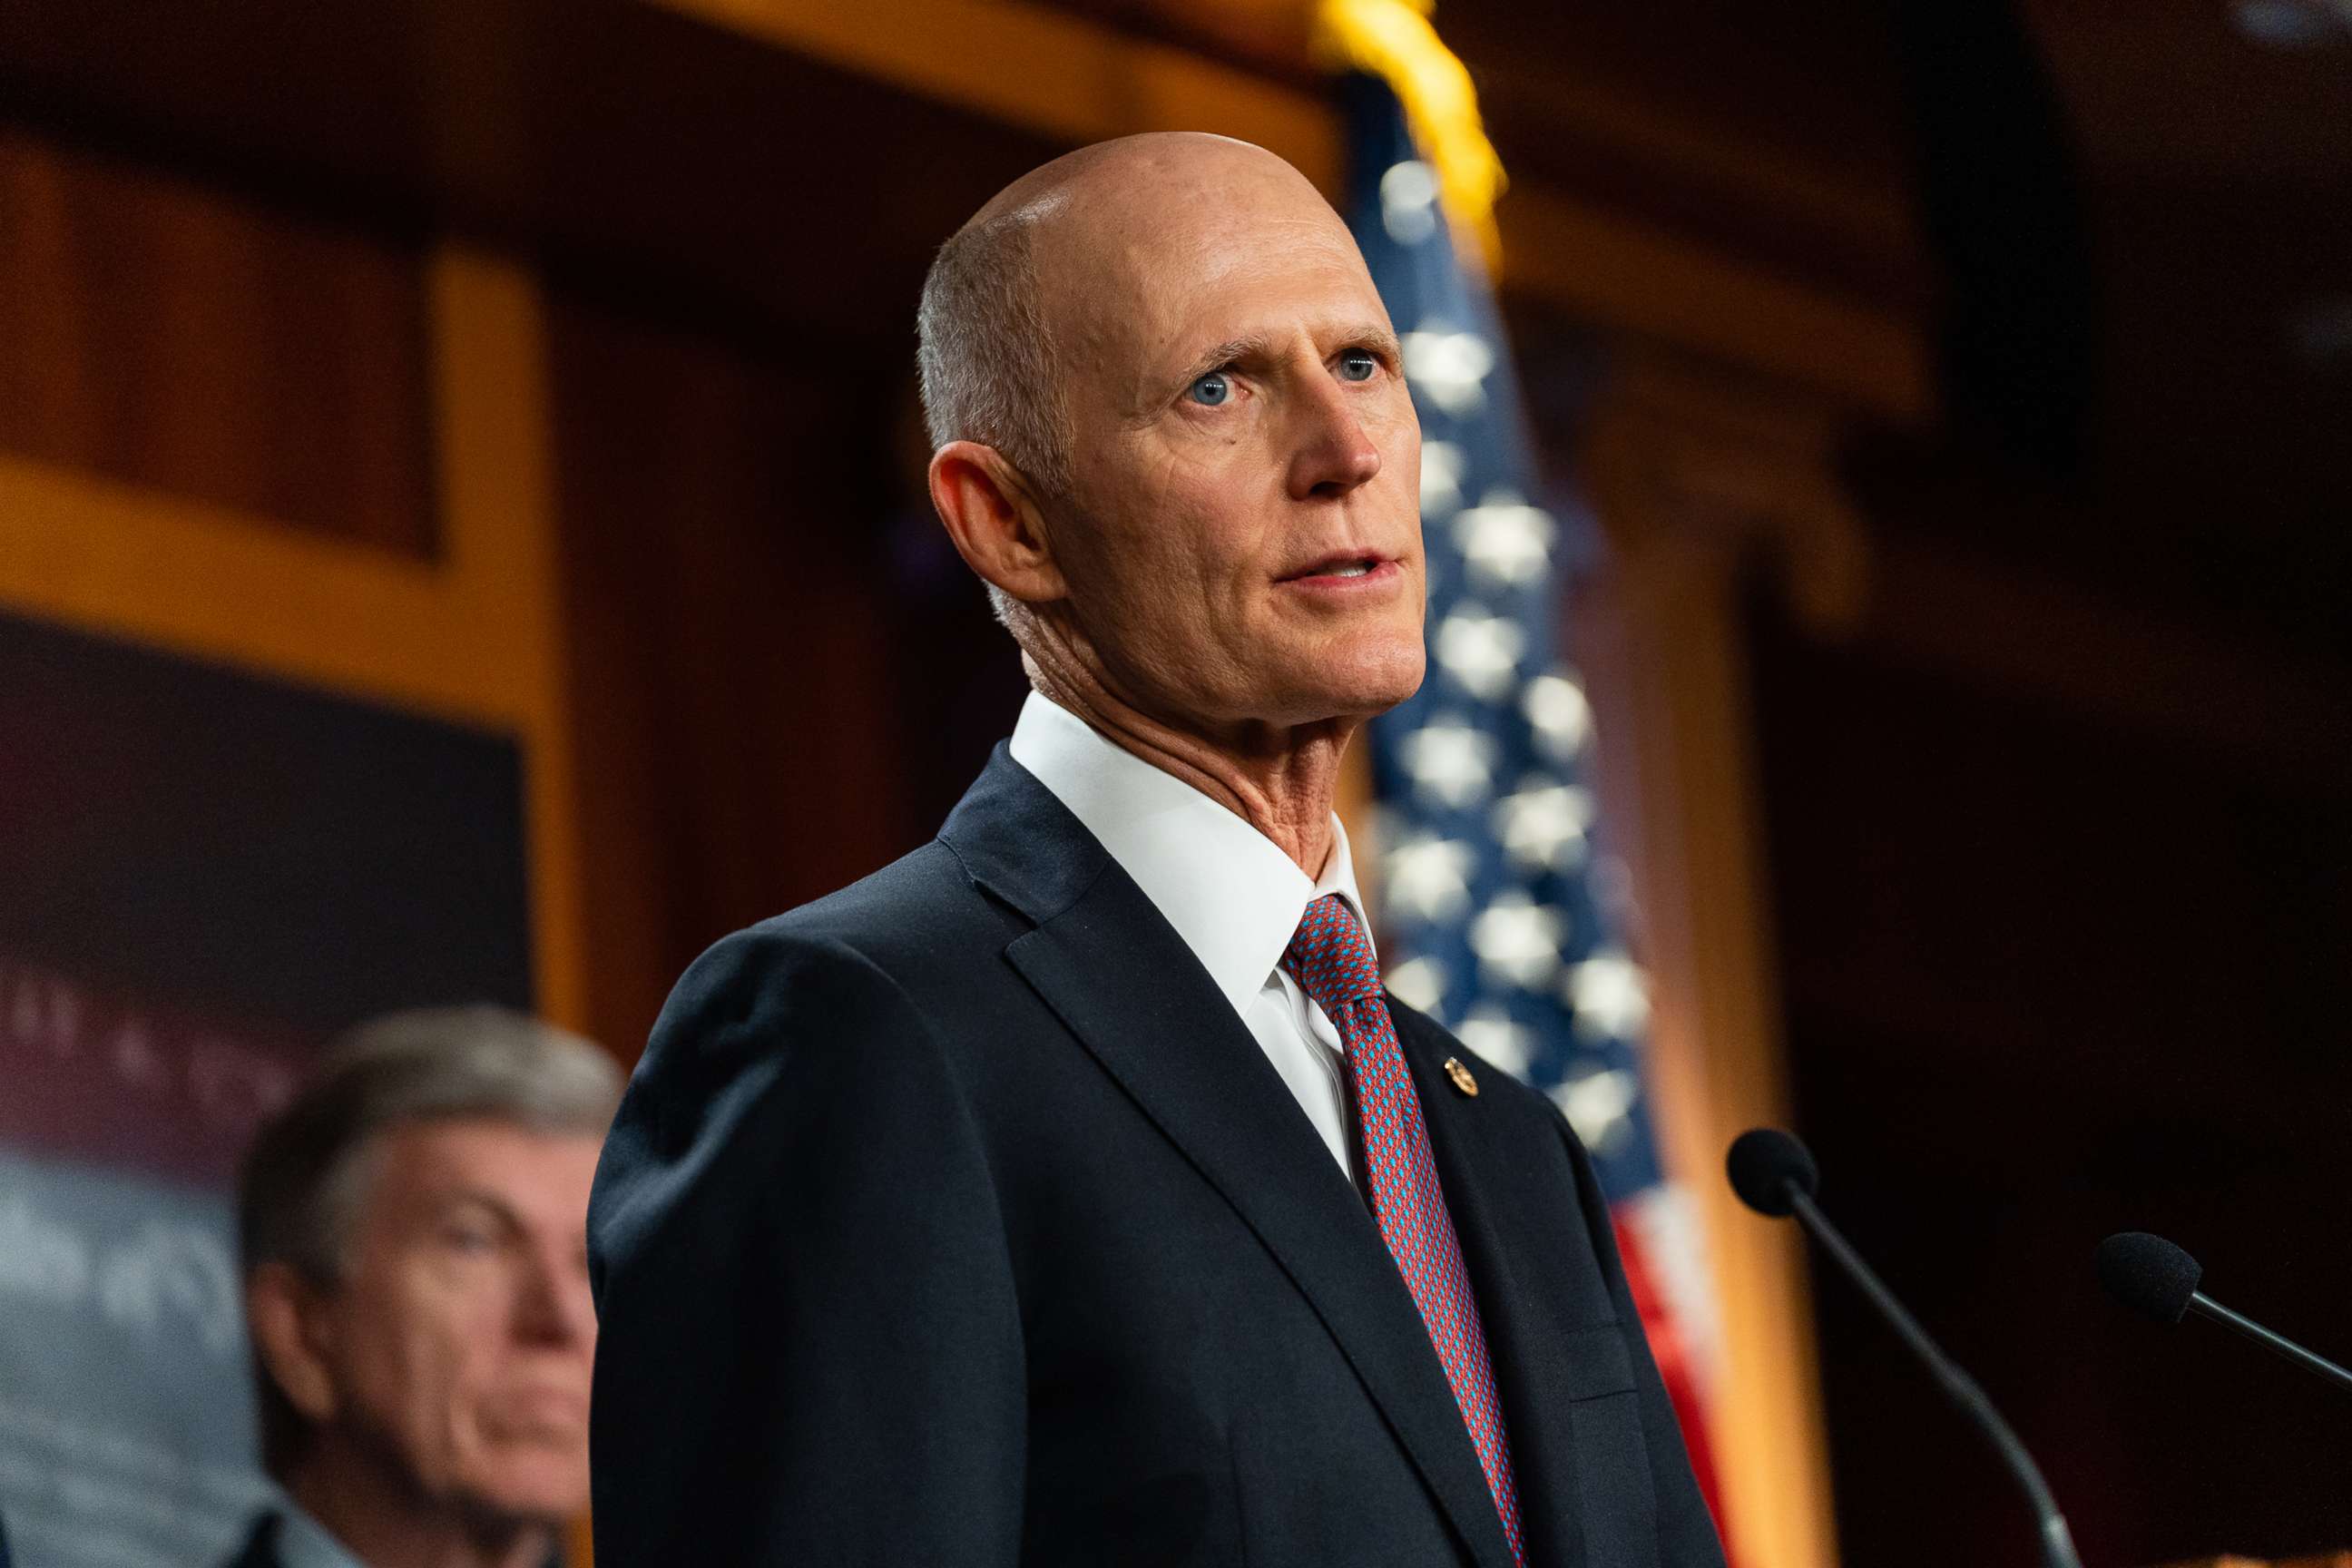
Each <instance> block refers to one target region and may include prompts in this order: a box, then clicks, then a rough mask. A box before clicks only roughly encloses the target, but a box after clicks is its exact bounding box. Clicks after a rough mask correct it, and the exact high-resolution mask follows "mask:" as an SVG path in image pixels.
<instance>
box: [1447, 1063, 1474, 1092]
mask: <svg viewBox="0 0 2352 1568" xmlns="http://www.w3.org/2000/svg"><path fill="white" fill-rule="evenodd" d="M1445 1076H1446V1077H1447V1078H1450V1079H1453V1080H1454V1088H1455V1089H1458V1090H1460V1091H1461V1092H1462V1093H1463V1094H1465V1095H1466V1096H1468V1097H1469V1098H1470V1099H1472V1100H1475V1099H1477V1098H1478V1080H1477V1079H1475V1078H1472V1077H1471V1076H1470V1069H1469V1068H1465V1067H1464V1066H1463V1065H1462V1058H1460V1057H1448V1058H1445Z"/></svg>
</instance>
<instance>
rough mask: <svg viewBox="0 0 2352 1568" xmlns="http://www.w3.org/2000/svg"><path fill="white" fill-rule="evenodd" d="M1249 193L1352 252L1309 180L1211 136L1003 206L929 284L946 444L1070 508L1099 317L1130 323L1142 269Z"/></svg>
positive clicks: (936, 410) (999, 199) (981, 216)
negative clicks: (1076, 400)
mask: <svg viewBox="0 0 2352 1568" xmlns="http://www.w3.org/2000/svg"><path fill="white" fill-rule="evenodd" d="M1244 193H1246V194H1247V195H1251V196H1255V197H1257V198H1259V199H1260V201H1264V200H1265V198H1271V199H1272V201H1273V203H1274V205H1276V206H1277V207H1278V208H1285V209H1296V215H1295V218H1294V221H1298V222H1304V223H1309V224H1319V225H1321V226H1325V227H1327V228H1328V230H1329V231H1331V233H1332V234H1333V235H1334V236H1335V237H1337V238H1338V239H1339V241H1341V242H1343V243H1347V244H1349V246H1350V247H1352V243H1353V242H1352V241H1349V240H1347V237H1346V236H1347V230H1346V227H1345V226H1344V225H1342V224H1341V223H1340V221H1339V215H1337V214H1336V213H1334V212H1332V210H1331V208H1330V205H1329V204H1328V203H1327V202H1325V201H1324V200H1323V198H1322V195H1320V194H1319V193H1318V192H1317V191H1316V189H1315V187H1314V186H1313V184H1310V183H1309V182H1308V181H1307V177H1306V176H1305V175H1303V174H1300V173H1299V172H1298V171H1297V170H1296V169H1294V168H1292V167H1291V166H1290V165H1289V164H1288V163H1285V162H1284V161H1283V160H1282V159H1280V158H1278V157H1276V155H1275V154H1273V153H1269V152H1267V151H1265V149H1264V148H1262V147H1256V146H1253V145H1251V144H1250V143H1249V142H1237V141H1234V139H1233V138H1231V137H1228V136H1212V135H1208V134H1206V133H1203V132H1148V133H1146V134H1143V135H1138V136H1122V137H1119V138H1118V139H1116V140H1113V141H1109V142H1095V143H1093V144H1092V145H1090V146H1086V147H1080V148H1078V149H1077V150H1076V151H1075V152H1071V153H1064V154H1063V155H1062V156H1061V157H1058V158H1056V159H1055V160H1053V161H1052V162H1051V163H1045V164H1041V165H1040V166H1039V167H1037V168H1034V169H1032V170H1031V171H1030V172H1029V173H1027V174H1024V175H1022V176H1021V177H1020V178H1019V179H1017V180H1015V181H1013V183H1012V184H1009V185H1007V186H1005V187H1004V189H1003V190H1002V191H999V192H998V193H997V194H996V195H994V196H993V197H992V198H990V200H989V202H988V203H987V205H984V206H982V208H981V209H980V211H978V212H977V213H974V214H973V215H972V216H971V218H970V219H969V220H968V221H967V222H966V223H965V224H964V226H962V227H961V228H960V229H958V230H957V231H956V233H955V235H954V237H952V238H950V240H949V241H948V242H947V244H946V245H944V246H942V247H940V253H939V256H938V258H936V259H935V260H934V261H933V262H932V264H931V270H930V274H929V277H928V278H927V279H925V280H924V284H923V297H922V304H921V307H920V310H919V312H918V315H917V318H916V332H917V339H918V348H917V363H918V366H919V370H920V372H921V377H922V396H923V414H924V419H925V422H926V425H927V426H928V427H929V433H930V437H931V445H932V446H933V447H940V446H944V445H945V444H947V443H948V442H950V441H977V442H979V443H981V444H982V445H983V446H988V447H995V448H996V449H997V450H999V451H1001V452H1003V454H1004V455H1005V457H1007V458H1010V459H1011V460H1012V462H1013V465H1014V466H1015V467H1016V468H1020V469H1021V471H1022V473H1023V474H1024V476H1026V477H1027V478H1028V479H1031V480H1032V481H1033V482H1034V483H1035V484H1036V485H1037V486H1038V487H1039V488H1040V489H1042V490H1043V491H1045V497H1046V499H1055V498H1058V497H1059V496H1060V495H1061V494H1062V493H1063V492H1064V491H1065V490H1066V489H1067V486H1068V483H1069V477H1070V465H1069V442H1070V437H1071V429H1070V408H1069V402H1068V392H1069V389H1068V380H1069V373H1070V370H1071V368H1072V367H1071V365H1070V363H1068V359H1067V357H1066V356H1068V355H1069V354H1070V353H1073V352H1074V351H1079V352H1082V351H1083V349H1084V348H1085V346H1086V343H1087V339H1088V338H1089V337H1090V336H1092V335H1093V334H1092V333H1091V331H1090V328H1091V326H1092V322H1091V321H1090V320H1089V318H1091V317H1093V316H1097V315H1099V314H1101V313H1103V312H1104V311H1106V310H1109V311H1116V310H1118V309H1119V304H1120V301H1121V300H1122V299H1123V298H1124V297H1125V296H1126V295H1127V294H1128V293H1129V290H1130V289H1131V288H1132V287H1133V285H1134V283H1135V281H1136V279H1134V278H1133V276H1132V273H1133V271H1134V270H1135V268H1134V267H1133V265H1132V264H1133V263H1134V262H1135V261H1136V260H1137V259H1139V257H1141V256H1144V255H1148V254H1150V253H1153V252H1164V250H1165V249H1167V248H1168V247H1184V246H1185V244H1186V241H1187V238H1188V234H1187V231H1188V230H1192V231H1198V230H1201V229H1203V228H1205V227H1207V226H1210V225H1211V224H1212V223H1213V220H1214V219H1215V217H1216V216H1217V214H1218V212H1219V210H1220V209H1221V208H1227V207H1230V205H1231V204H1233V203H1234V201H1235V199H1236V197H1237V196H1240V195H1244ZM1048 300H1051V301H1053V304H1052V306H1051V307H1050V308H1049V306H1048V303H1047V302H1048Z"/></svg>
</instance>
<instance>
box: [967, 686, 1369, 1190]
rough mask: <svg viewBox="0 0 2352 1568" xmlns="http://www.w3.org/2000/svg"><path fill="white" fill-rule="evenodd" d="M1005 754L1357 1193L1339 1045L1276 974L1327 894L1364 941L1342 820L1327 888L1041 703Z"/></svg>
mask: <svg viewBox="0 0 2352 1568" xmlns="http://www.w3.org/2000/svg"><path fill="white" fill-rule="evenodd" d="M1012 752H1013V761H1014V762H1016V763H1020V764H1021V765H1022V766H1023V767H1024V768H1026V769H1028V770H1029V772H1030V773H1033V774H1034V775H1035V776H1036V778H1037V782H1038V783H1040V784H1044V785H1045V787H1046V788H1047V789H1048V790H1051V791H1052V792H1053V794H1054V797H1055V799H1057V800H1059V801H1060V802H1061V803H1062V804H1063V805H1066V806H1067V807H1069V808H1070V815H1071V816H1075V817H1076V818H1077V819H1078V820H1079V821H1080V822H1082V823H1084V824H1085V825H1086V827H1087V832H1089V833H1091V834H1093V835H1094V836H1095V837H1097V839H1099V840H1101V842H1102V847H1104V848H1105V849H1108V850H1109V851H1110V857H1111V858H1112V859H1114V860H1116V861H1118V864H1119V868H1120V869H1121V870H1123V871H1125V872H1126V873H1127V874H1128V875H1129V877H1131V878H1133V879H1135V884H1136V886H1138V887H1139V888H1141V889H1143V896H1144V897H1145V898H1147V899H1150V900H1151V901H1152V903H1153V904H1154V905H1155V906H1156V907H1157V908H1158V909H1159V910H1160V914H1161V915H1162V916H1164V917H1165V918H1166V919H1167V921H1168V923H1169V924H1170V925H1171V926H1173V927H1175V928H1176V934H1177V935H1178V936H1180V937H1181V938H1182V939H1183V941H1184V945H1185V946H1186V947H1188V948H1190V949H1192V956H1193V957H1195V958H1197V959H1199V960H1200V961H1201V967H1202V968H1203V969H1205V970H1207V971H1208V972H1209V978H1210V979H1211V980H1212V981H1213V982H1214V983H1215V984H1216V987H1217V989H1218V991H1220V992H1221V993H1223V995H1224V998H1225V1000H1226V1001H1227V1002H1229V1003H1231V1004H1232V1005H1233V1008H1234V1013H1235V1014H1237V1015H1239V1016H1240V1018H1241V1021H1242V1024H1243V1026H1244V1027H1245V1028H1247V1029H1248V1030H1249V1032H1250V1034H1251V1035H1252V1036H1254V1037H1255V1038H1256V1040H1257V1043H1258V1047H1259V1048H1260V1049H1262V1050H1264V1051H1265V1059H1266V1060H1267V1061H1269V1062H1271V1063H1273V1064H1274V1070H1275V1072H1276V1074H1277V1075H1278V1076H1279V1077H1280V1078H1281V1079H1282V1081H1283V1083H1284V1084H1285V1085H1286V1087H1287V1088H1288V1089H1289V1090H1290V1092H1291V1094H1292V1095H1293V1096H1294V1097H1295V1098H1296V1099H1297V1101H1298V1108H1299V1110H1303V1111H1305V1112H1306V1113H1307V1121H1309V1122H1311V1123H1313V1124H1314V1128H1315V1131H1316V1132H1317V1134H1318V1136H1320V1137H1321V1138H1322V1140H1323V1142H1324V1143H1325V1145H1326V1146H1328V1148H1329V1149H1330V1151H1331V1158H1332V1159H1334V1160H1336V1161H1337V1162H1339V1169H1340V1170H1341V1171H1343V1172H1345V1173H1347V1175H1348V1179H1349V1181H1351V1182H1352V1181H1355V1180H1356V1179H1357V1178H1356V1172H1355V1170H1354V1168H1353V1166H1352V1164H1351V1163H1350V1161H1349V1152H1348V1151H1349V1137H1348V1096H1347V1090H1346V1088H1345V1085H1344V1083H1343V1080H1342V1079H1341V1077H1340V1070H1341V1069H1340V1065H1339V1064H1340V1058H1341V1056H1342V1047H1341V1046H1340V1043H1339V1031H1338V1030H1336V1029H1334V1028H1333V1027H1332V1026H1331V1021H1330V1019H1328V1018H1327V1017H1325V1016H1323V1009H1322V1008H1320V1007H1318V1006H1317V1005H1315V1003H1314V1002H1313V1001H1312V1000H1311V999H1310V998H1309V997H1308V996H1307V994H1306V993H1305V992H1303V991H1301V990H1300V989H1299V988H1298V984H1297V982H1296V981H1294V980H1292V979H1291V978H1290V976H1289V975H1288V974H1286V973H1283V970H1282V967H1281V965H1282V954H1283V952H1284V950H1285V949H1286V948H1287V947H1289V945H1290V939H1291V937H1292V936H1293V935H1295V934H1296V933H1297V930H1298V922H1299V920H1300V918H1301V917H1302V916H1304V915H1305V914H1306V912H1307V905H1308V904H1310V903H1312V902H1314V901H1315V900H1317V899H1319V898H1321V897H1323V896H1324V895H1325V894H1327V893H1337V894H1339V896H1340V897H1341V898H1342V899H1344V900H1347V904H1348V908H1349V910H1350V911H1351V912H1352V913H1353V914H1354V915H1355V917H1356V919H1357V921H1359V923H1363V924H1364V927H1365V932H1366V940H1367V941H1368V942H1369V941H1370V929H1371V928H1370V924H1369V923H1368V922H1365V921H1364V901H1363V899H1362V897H1361V896H1360V894H1358V892H1357V891H1356V868H1355V862H1354V861H1353V860H1352V859H1351V858H1349V853H1348V834H1347V830H1346V829H1345V828H1343V827H1341V826H1339V817H1337V816H1333V817H1332V818H1331V853H1330V856H1329V858H1328V859H1326V860H1325V861H1324V863H1323V875H1322V877H1321V878H1320V879H1309V878H1308V877H1307V873H1305V872H1304V871H1301V870H1300V869H1299V868H1298V864H1297V861H1295V860H1293V859H1291V858H1290V857H1289V856H1288V855H1286V854H1285V853H1284V852H1283V851H1282V849H1281V848H1280V847H1277V846H1276V844H1275V842H1274V840H1272V839H1271V838H1268V837H1265V835H1264V834H1262V833H1260V832H1259V831H1258V830H1257V829H1256V828H1255V827H1252V826H1250V825H1249V824H1248V823H1246V822H1244V821H1243V820H1242V819H1241V818H1240V817H1239V816H1235V815H1234V813H1232V812H1231V811H1229V810H1227V809H1226V808H1225V807H1223V806H1222V805H1218V804H1217V803H1216V802H1215V801H1213V800H1211V799H1210V798H1209V797H1208V796H1207V795H1202V793H1201V792H1200V791H1199V790H1197V789H1194V788H1193V787H1192V785H1191V784H1186V783H1185V782H1184V781H1183V780H1181V779H1180V778H1177V777H1176V776H1175V775H1174V774H1172V773H1163V772H1161V771H1160V769H1159V768H1156V767H1154V766H1153V765H1152V764H1151V763H1147V762H1145V761H1144V760H1143V759H1142V758H1140V757H1139V756H1137V755H1135V753H1133V752H1129V751H1127V750H1125V749H1123V748H1121V747H1119V746H1118V745H1116V744H1114V743H1113V742H1110V741H1108V740H1106V739H1104V738H1103V737H1102V736H1101V735H1099V734H1097V733H1096V732H1095V731H1094V730H1093V728H1092V727H1091V726H1089V725H1087V723H1086V722H1085V721H1083V720H1081V719H1079V718H1077V717H1076V716H1075V715H1074V714H1072V713H1070V712H1069V711H1068V710H1066V709H1064V708H1061V707H1059V706H1058V705H1056V704H1055V703H1054V702H1053V701H1051V700H1048V699H1046V698H1045V697H1044V696H1042V695H1040V694H1038V693H1036V692H1032V693H1030V696H1029V700H1028V701H1027V703H1025V704H1024V706H1023V708H1022V710H1021V721H1020V722H1019V723H1018V724H1016V725H1014V726H1013V745H1012Z"/></svg>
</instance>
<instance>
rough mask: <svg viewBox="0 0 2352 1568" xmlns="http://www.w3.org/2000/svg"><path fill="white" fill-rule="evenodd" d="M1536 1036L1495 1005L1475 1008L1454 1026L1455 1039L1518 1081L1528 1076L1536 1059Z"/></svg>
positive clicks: (1532, 1031) (1490, 1004) (1488, 1004)
mask: <svg viewBox="0 0 2352 1568" xmlns="http://www.w3.org/2000/svg"><path fill="white" fill-rule="evenodd" d="M1535 1033H1536V1032H1535V1031H1534V1030H1533V1029H1530V1028H1528V1026H1526V1025H1525V1024H1521V1023H1517V1022H1515V1021H1513V1019H1512V1017H1511V1016H1510V1015H1509V1014H1508V1013H1506V1012H1504V1011H1503V1009H1502V1008H1500V1007H1498V1006H1496V1005H1495V1004H1493V1003H1492V1002H1487V1003H1484V1004H1481V1005H1478V1006H1476V1007H1474V1008H1472V1009H1471V1010H1470V1013H1469V1015H1468V1016H1466V1017H1465V1018H1464V1019H1463V1020H1462V1021H1461V1022H1460V1023H1458V1024H1456V1025H1454V1038H1455V1039H1457V1040H1460V1041H1461V1042H1462V1043H1463V1044H1464V1045H1465V1046H1467V1047H1470V1048H1471V1049H1472V1050H1474V1051H1475V1052H1477V1053H1478V1054H1479V1055H1480V1056H1482V1057H1485V1058H1486V1059H1487V1060H1488V1061H1490V1062H1493V1063H1494V1064H1495V1065H1496V1067H1498V1068H1502V1069H1503V1070H1504V1071H1505V1072H1507V1073H1509V1074H1510V1075H1511V1076H1512V1077H1513V1078H1517V1079H1524V1078H1526V1077H1527V1076H1528V1062H1529V1061H1530V1060H1532V1059H1533V1052H1534V1048H1535Z"/></svg>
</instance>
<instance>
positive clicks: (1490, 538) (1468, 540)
mask: <svg viewBox="0 0 2352 1568" xmlns="http://www.w3.org/2000/svg"><path fill="white" fill-rule="evenodd" d="M1427 460H1428V459H1427V458H1423V462H1424V463H1425V462H1426V461H1427ZM1558 533H1559V525H1558V524H1556V523H1555V522H1553V521H1552V520H1551V514H1550V513H1549V512H1548V511H1546V510H1543V509H1542V508H1541V507H1534V506H1529V505H1528V503H1527V501H1526V500H1525V499H1524V498H1523V497H1521V496H1520V494H1519V492H1518V491H1517V490H1515V489H1507V488H1505V487H1503V486H1499V485H1498V486H1496V488H1494V489H1490V490H1488V491H1487V492H1486V494H1485V495H1484V496H1482V497H1480V498H1479V500H1478V504H1477V505H1476V506H1474V507H1471V508H1470V509H1468V510H1465V511H1464V512H1462V513H1461V514H1459V515H1458V516H1456V517H1455V518H1454V542H1455V543H1456V544H1458V545H1460V546H1461V548H1462V559H1463V560H1464V561H1465V562H1467V563H1469V566H1470V575H1471V576H1473V577H1475V578H1477V579H1478V580H1479V581H1480V582H1482V583H1483V584H1485V585H1486V586H1487V587H1490V588H1518V587H1524V586H1526V585H1527V584H1529V583H1534V582H1537V581H1539V580H1540V579H1541V578H1542V577H1543V575H1544V574H1545V573H1546V572H1548V571H1549V570H1550V568H1551V542H1552V540H1553V538H1554V537H1555V536H1556V535H1557V534H1558Z"/></svg>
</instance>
